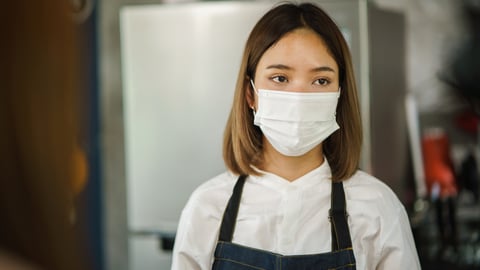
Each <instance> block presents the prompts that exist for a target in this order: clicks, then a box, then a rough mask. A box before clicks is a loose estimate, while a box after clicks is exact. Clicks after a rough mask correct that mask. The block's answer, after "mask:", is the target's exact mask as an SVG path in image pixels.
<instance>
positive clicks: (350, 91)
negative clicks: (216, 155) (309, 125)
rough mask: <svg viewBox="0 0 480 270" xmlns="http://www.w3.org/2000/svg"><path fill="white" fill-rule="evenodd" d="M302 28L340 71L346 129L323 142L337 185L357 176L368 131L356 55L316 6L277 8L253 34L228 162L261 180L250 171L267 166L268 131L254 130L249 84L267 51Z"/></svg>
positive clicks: (228, 139) (227, 140)
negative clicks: (265, 140)
mask: <svg viewBox="0 0 480 270" xmlns="http://www.w3.org/2000/svg"><path fill="white" fill-rule="evenodd" d="M298 28H308V29H311V30H313V31H315V32H316V33H317V34H318V35H319V36H320V37H321V38H322V39H323V41H324V42H325V44H326V45H327V48H328V50H329V52H330V54H331V56H332V57H333V58H334V59H335V61H336V63H337V65H338V67H339V79H340V87H341V94H340V99H339V102H338V106H337V115H336V117H337V122H338V125H339V126H340V129H339V130H338V131H336V132H335V133H333V134H332V135H331V136H330V137H328V138H327V139H326V140H325V141H324V142H323V152H324V155H325V156H326V157H327V160H328V162H329V164H330V167H331V170H332V180H334V181H341V180H344V179H347V178H349V177H350V176H352V175H353V174H354V173H355V171H356V170H357V169H358V164H359V159H360V151H361V144H362V125H361V119H360V108H359V103H358V97H357V87H356V84H355V77H354V74H353V66H352V61H351V56H350V51H349V49H348V46H347V43H346V42H345V39H344V38H343V35H342V33H341V32H340V30H339V28H338V27H337V25H336V24H335V22H334V21H333V20H332V19H331V18H330V17H329V16H328V15H327V14H326V13H325V11H323V10H322V9H321V8H319V7H317V6H316V5H314V4H311V3H302V4H291V3H286V4H281V5H279V6H276V7H274V8H273V9H271V10H270V11H268V12H267V13H266V14H265V15H264V16H263V17H262V18H261V19H260V20H259V21H258V22H257V24H256V25H255V27H254V28H253V30H252V32H251V33H250V36H249V38H248V40H247V43H246V46H245V51H244V53H243V59H242V63H241V66H240V71H239V73H238V79H237V83H236V87H235V94H234V100H233V106H232V109H231V111H230V115H229V118H228V121H227V125H226V128H225V133H224V142H223V158H224V161H225V163H226V165H227V167H228V168H229V169H230V170H231V171H232V172H233V173H236V174H252V175H258V172H257V171H255V170H254V169H253V168H252V167H251V166H250V165H258V164H259V163H260V162H262V149H263V147H262V131H261V130H260V128H259V127H257V126H255V125H253V114H252V111H251V109H250V107H249V105H248V102H247V98H246V97H247V95H249V94H251V93H249V92H248V91H251V88H250V87H249V80H250V79H253V76H254V74H255V70H256V68H257V65H258V62H259V61H260V58H261V57H262V55H263V54H264V53H265V51H266V50H267V49H268V48H270V47H271V46H272V45H273V44H275V43H276V42H277V41H278V40H280V39H281V38H282V37H283V36H284V35H285V34H287V33H289V32H291V31H293V30H295V29H298Z"/></svg>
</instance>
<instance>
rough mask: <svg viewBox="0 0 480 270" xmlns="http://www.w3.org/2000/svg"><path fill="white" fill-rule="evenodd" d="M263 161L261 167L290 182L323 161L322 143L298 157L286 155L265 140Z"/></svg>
mask: <svg viewBox="0 0 480 270" xmlns="http://www.w3.org/2000/svg"><path fill="white" fill-rule="evenodd" d="M263 145H264V149H263V162H262V164H261V166H260V168H261V169H262V170H264V171H267V172H270V173H273V174H275V175H278V176H280V177H282V178H284V179H286V180H288V181H290V182H293V181H295V180H296V179H298V178H300V177H301V176H303V175H305V174H307V173H308V172H310V171H312V170H313V169H315V168H317V167H318V166H320V165H322V163H323V159H324V158H323V153H322V144H319V145H318V146H316V147H315V148H313V149H312V150H310V151H309V152H307V153H306V154H304V155H302V156H298V157H290V156H285V155H283V154H281V153H279V152H278V151H277V150H275V148H273V146H272V145H271V144H270V143H269V142H268V141H267V140H264V144H263Z"/></svg>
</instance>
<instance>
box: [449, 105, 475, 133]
mask: <svg viewBox="0 0 480 270" xmlns="http://www.w3.org/2000/svg"><path fill="white" fill-rule="evenodd" d="M478 123H479V118H478V115H476V114H475V112H473V111H472V110H465V111H463V112H461V113H459V114H458V115H457V117H456V118H455V124H456V126H457V127H459V128H460V129H461V130H463V131H465V132H467V133H468V134H471V135H473V136H477V132H478Z"/></svg>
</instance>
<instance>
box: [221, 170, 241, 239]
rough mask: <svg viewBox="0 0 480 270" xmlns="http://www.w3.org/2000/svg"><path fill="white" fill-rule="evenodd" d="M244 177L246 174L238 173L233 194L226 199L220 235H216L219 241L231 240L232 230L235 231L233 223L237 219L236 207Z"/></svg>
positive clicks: (238, 202) (238, 203)
mask: <svg viewBox="0 0 480 270" xmlns="http://www.w3.org/2000/svg"><path fill="white" fill-rule="evenodd" d="M246 178H247V176H246V175H240V176H239V177H238V180H237V183H236V184H235V187H234V188H233V194H232V196H231V197H230V199H229V200H228V204H227V208H226V209H225V212H224V213H223V219H222V225H221V227H220V235H219V237H218V240H219V241H223V242H232V238H233V232H234V231H235V223H236V221H237V214H238V208H239V206H240V198H241V197H242V191H243V186H244V184H245V179H246Z"/></svg>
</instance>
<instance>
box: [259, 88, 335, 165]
mask: <svg viewBox="0 0 480 270" xmlns="http://www.w3.org/2000/svg"><path fill="white" fill-rule="evenodd" d="M250 83H251V84H252V86H253V89H254V90H255V93H256V94H257V96H258V108H257V111H256V112H255V111H254V115H255V116H254V124H255V125H256V126H259V127H260V129H261V130H262V132H263V134H264V135H265V137H266V138H267V140H268V141H269V142H270V144H271V145H272V146H273V147H274V148H275V149H276V150H277V151H278V152H280V153H281V154H283V155H285V156H301V155H304V154H305V153H307V152H308V151H310V150H312V149H313V148H314V147H315V146H317V145H319V144H320V143H321V142H323V141H324V140H325V139H326V138H327V137H328V136H330V135H331V134H332V133H333V132H335V131H336V130H337V129H339V128H340V127H339V126H338V124H337V122H336V118H335V114H336V109H337V103H338V98H339V97H340V91H337V92H288V91H278V90H267V89H258V90H257V89H256V88H255V85H254V83H253V81H252V80H250Z"/></svg>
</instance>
